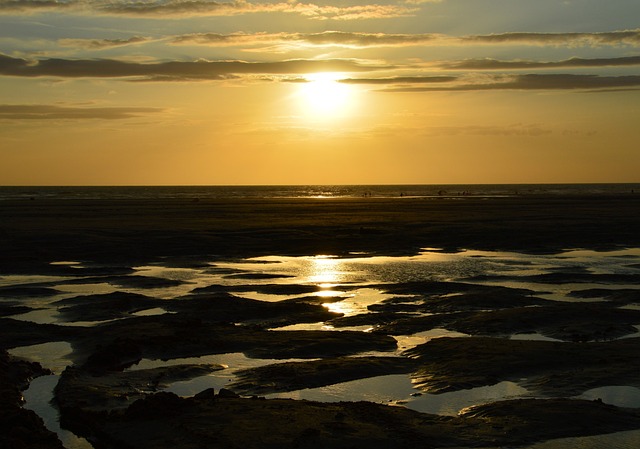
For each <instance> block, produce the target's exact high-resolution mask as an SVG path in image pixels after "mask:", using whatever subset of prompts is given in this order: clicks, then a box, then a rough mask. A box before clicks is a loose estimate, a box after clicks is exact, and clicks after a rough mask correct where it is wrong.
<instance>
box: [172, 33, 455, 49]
mask: <svg viewBox="0 0 640 449" xmlns="http://www.w3.org/2000/svg"><path fill="white" fill-rule="evenodd" d="M442 39H444V38H443V37H442V36H441V35H438V34H385V33H356V32H345V31H325V32H322V33H251V34H249V33H233V34H218V33H196V34H185V35H182V36H176V37H175V38H173V40H172V42H173V43H174V44H197V45H210V46H229V45H260V44H292V43H295V44H301V45H309V46H342V47H386V46H405V45H421V44H428V43H431V42H435V41H437V40H442Z"/></svg>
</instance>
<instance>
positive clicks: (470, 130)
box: [425, 123, 552, 137]
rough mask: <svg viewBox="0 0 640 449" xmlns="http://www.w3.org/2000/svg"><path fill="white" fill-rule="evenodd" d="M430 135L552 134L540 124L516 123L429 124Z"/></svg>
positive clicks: (426, 130)
mask: <svg viewBox="0 0 640 449" xmlns="http://www.w3.org/2000/svg"><path fill="white" fill-rule="evenodd" d="M425 132H426V133H427V134H429V135H444V136H456V135H471V136H528V137H538V136H544V135H549V134H552V131H551V129H547V128H545V127H543V126H542V125H540V124H523V123H514V124H511V125H506V126H486V125H485V126H483V125H475V126H429V127H427V128H425Z"/></svg>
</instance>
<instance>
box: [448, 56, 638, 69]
mask: <svg viewBox="0 0 640 449" xmlns="http://www.w3.org/2000/svg"><path fill="white" fill-rule="evenodd" d="M633 65H640V56H626V57H620V58H594V59H584V58H571V59H566V60H564V61H547V62H542V61H523V60H516V61H500V60H497V59H468V60H465V61H455V62H447V63H443V64H440V65H439V67H441V68H444V69H453V70H517V69H546V68H559V67H618V66H633Z"/></svg>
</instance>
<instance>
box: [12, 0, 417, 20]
mask: <svg viewBox="0 0 640 449" xmlns="http://www.w3.org/2000/svg"><path fill="white" fill-rule="evenodd" d="M57 10H65V11H77V12H79V13H82V12H86V13H91V14H103V15H104V14H106V15H120V16H127V17H149V18H163V17H193V16H234V15H242V14H253V13H274V12H276V13H291V14H299V15H301V16H304V17H308V18H310V19H316V20H329V19H332V20H357V19H381V18H393V17H404V16H407V15H413V13H414V12H415V11H417V8H415V7H410V6H401V5H379V4H371V5H355V6H332V5H316V4H313V3H297V2H295V1H290V2H279V3H250V2H247V1H243V0H239V1H232V2H217V1H211V0H150V1H134V2H128V1H97V0H93V1H92V0H89V1H82V0H75V1H74V0H71V1H66V2H63V1H52V0H43V1H38V0H35V1H31V0H0V13H2V12H6V13H20V14H25V13H37V12H41V11H57Z"/></svg>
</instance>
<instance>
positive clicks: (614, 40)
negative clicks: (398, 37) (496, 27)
mask: <svg viewBox="0 0 640 449" xmlns="http://www.w3.org/2000/svg"><path fill="white" fill-rule="evenodd" d="M459 40H460V42H461V43H466V44H492V45H495V44H518V45H567V46H575V47H578V46H588V47H597V46H603V45H631V46H638V45H640V30H637V29H636V30H624V31H610V32H603V33H501V34H488V35H477V36H465V37H461V38H459Z"/></svg>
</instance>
